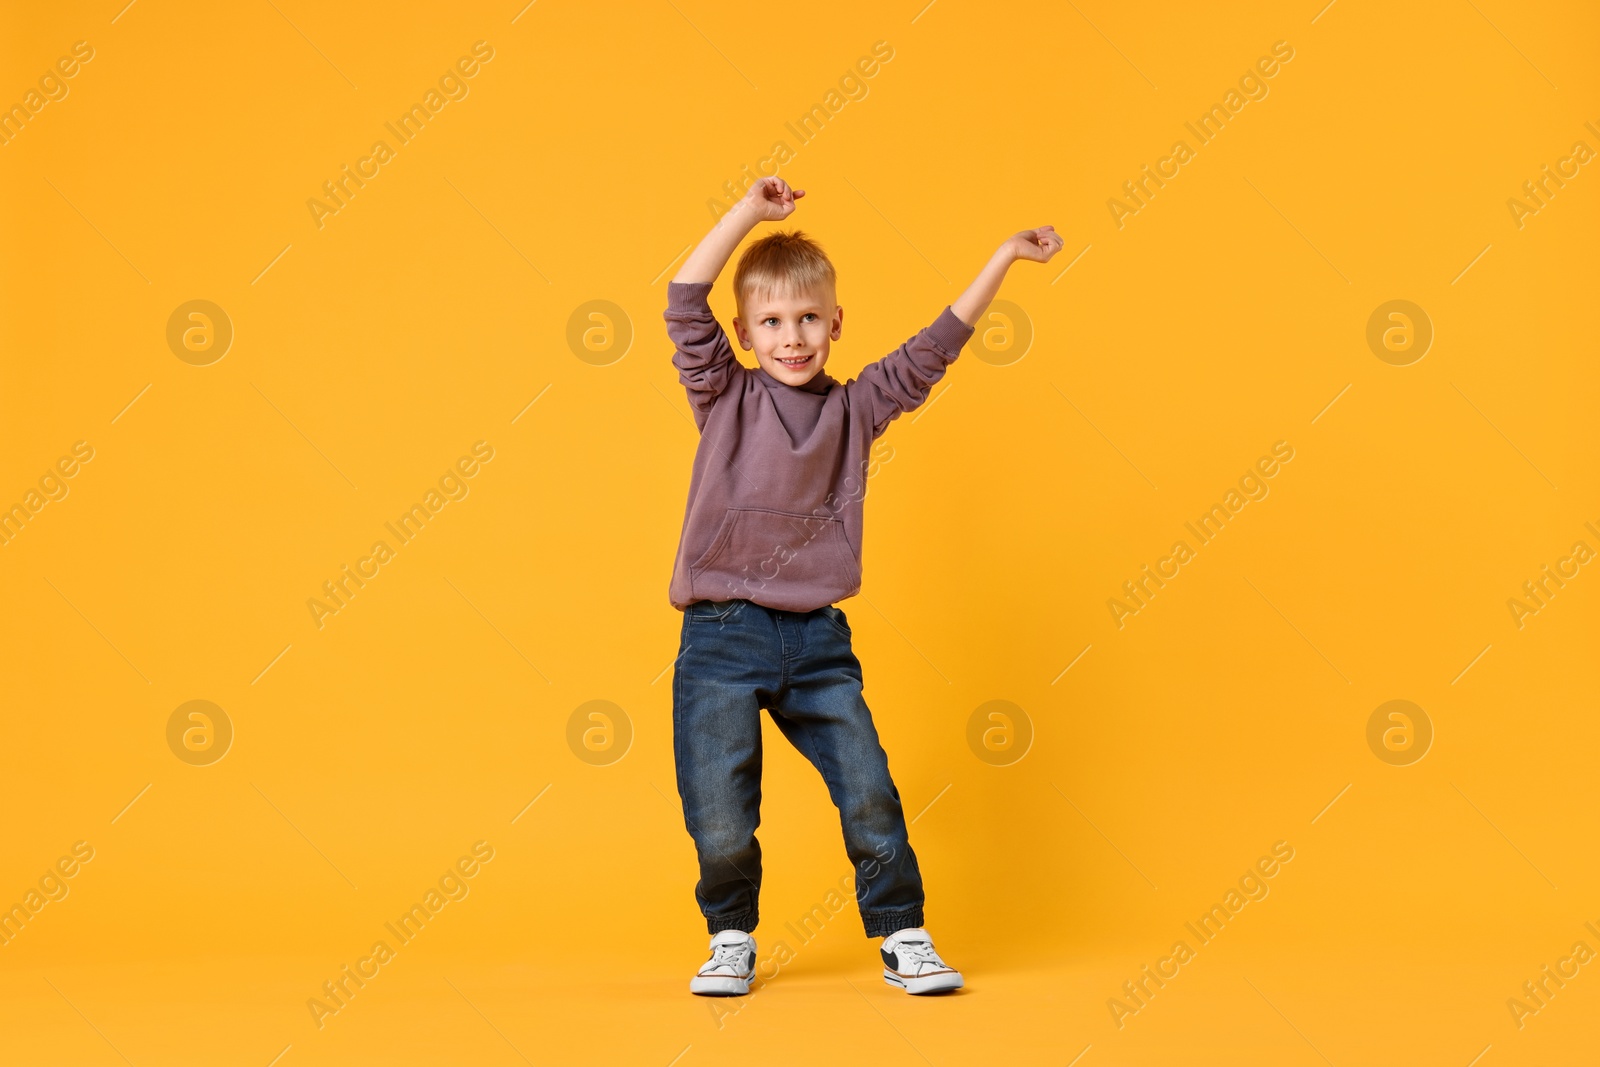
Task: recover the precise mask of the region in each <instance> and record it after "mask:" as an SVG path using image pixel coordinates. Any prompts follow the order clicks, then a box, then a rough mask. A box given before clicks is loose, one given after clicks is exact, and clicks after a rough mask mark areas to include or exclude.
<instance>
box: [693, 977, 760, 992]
mask: <svg viewBox="0 0 1600 1067" xmlns="http://www.w3.org/2000/svg"><path fill="white" fill-rule="evenodd" d="M689 992H691V993H693V994H695V995H696V996H702V997H742V996H745V995H746V994H748V993H749V992H750V979H748V978H731V977H727V976H721V977H709V978H702V977H695V978H691V979H689Z"/></svg>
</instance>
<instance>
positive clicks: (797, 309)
mask: <svg viewBox="0 0 1600 1067" xmlns="http://www.w3.org/2000/svg"><path fill="white" fill-rule="evenodd" d="M833 300H834V294H833V293H832V292H829V291H827V290H818V291H813V292H806V293H791V294H768V295H765V296H759V297H756V298H754V299H753V300H752V301H751V302H750V303H749V304H747V305H746V306H745V311H746V312H747V313H748V316H749V318H748V320H745V319H740V318H736V319H734V320H733V328H734V330H735V331H736V332H737V333H738V334H739V344H740V345H741V346H742V347H743V348H744V350H745V351H746V352H748V351H750V350H751V349H755V353H756V362H758V363H759V364H761V369H762V370H764V371H766V372H767V373H768V374H770V375H772V377H774V378H776V379H777V380H778V381H780V382H782V383H783V384H785V385H804V384H805V383H806V382H809V381H810V380H811V379H812V378H815V377H816V376H817V372H818V371H820V370H822V365H823V364H824V363H826V362H828V346H829V344H831V343H832V342H834V341H837V340H838V339H839V331H840V328H841V327H842V326H843V325H844V308H842V307H840V306H838V305H837V304H835V303H834V302H833Z"/></svg>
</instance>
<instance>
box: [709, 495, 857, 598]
mask: <svg viewBox="0 0 1600 1067" xmlns="http://www.w3.org/2000/svg"><path fill="white" fill-rule="evenodd" d="M689 573H690V576H691V577H692V578H694V579H695V580H696V582H700V581H701V580H702V578H704V579H706V581H705V582H704V584H703V586H702V588H703V587H710V586H715V587H716V588H717V589H718V591H719V593H723V588H722V587H723V586H724V585H726V587H727V589H726V592H725V594H723V595H726V596H729V597H747V596H750V595H752V594H754V593H757V592H760V591H761V590H762V589H764V588H766V587H767V586H768V585H773V584H776V585H782V586H791V585H803V586H806V587H809V588H818V589H833V588H836V587H838V588H844V589H848V590H849V591H852V592H853V591H854V590H855V589H856V588H857V587H858V586H859V585H860V581H861V571H860V568H859V567H858V566H857V564H856V559H855V553H854V552H853V551H852V550H851V548H850V543H849V540H848V539H847V538H846V537H845V533H844V523H843V522H842V521H840V520H839V519H835V518H831V517H827V516H821V515H798V514H794V513H792V512H786V511H769V510H767V509H764V508H730V509H729V510H728V514H727V515H726V516H724V518H723V520H722V527H721V529H719V530H718V531H717V536H716V538H715V539H714V540H713V541H712V543H711V546H710V547H709V548H708V549H706V553H705V555H704V556H702V557H701V558H700V559H699V560H698V561H697V562H696V563H695V564H694V565H693V566H691V567H690V568H689Z"/></svg>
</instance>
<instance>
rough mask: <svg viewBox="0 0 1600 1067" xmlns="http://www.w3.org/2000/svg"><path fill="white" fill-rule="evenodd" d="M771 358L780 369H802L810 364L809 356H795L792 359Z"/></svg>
mask: <svg viewBox="0 0 1600 1067" xmlns="http://www.w3.org/2000/svg"><path fill="white" fill-rule="evenodd" d="M772 358H773V361H774V362H776V363H777V364H778V366H780V367H804V366H805V365H806V364H807V363H810V362H811V357H810V356H795V357H794V358H792V359H786V358H784V357H783V356H773V357H772Z"/></svg>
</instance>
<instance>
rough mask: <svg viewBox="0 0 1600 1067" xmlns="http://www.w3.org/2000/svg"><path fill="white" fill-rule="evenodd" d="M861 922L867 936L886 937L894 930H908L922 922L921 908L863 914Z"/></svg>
mask: <svg viewBox="0 0 1600 1067" xmlns="http://www.w3.org/2000/svg"><path fill="white" fill-rule="evenodd" d="M861 923H862V925H864V926H865V927H866V928H867V936H868V937H888V936H889V935H890V934H892V933H894V932H895V931H896V930H909V929H912V928H913V927H918V926H921V925H922V924H923V920H922V909H921V908H908V909H906V910H905V911H879V912H874V913H872V914H871V915H867V914H863V915H862V916H861Z"/></svg>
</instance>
